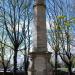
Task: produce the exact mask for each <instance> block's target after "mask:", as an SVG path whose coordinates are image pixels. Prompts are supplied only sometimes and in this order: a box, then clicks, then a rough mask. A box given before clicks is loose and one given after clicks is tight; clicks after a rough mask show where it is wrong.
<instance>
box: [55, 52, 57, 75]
mask: <svg viewBox="0 0 75 75" xmlns="http://www.w3.org/2000/svg"><path fill="white" fill-rule="evenodd" d="M55 75H57V51H55Z"/></svg>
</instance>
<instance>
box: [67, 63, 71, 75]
mask: <svg viewBox="0 0 75 75" xmlns="http://www.w3.org/2000/svg"><path fill="white" fill-rule="evenodd" d="M71 67H72V66H71V63H70V64H69V65H68V73H69V74H68V75H72V69H71Z"/></svg>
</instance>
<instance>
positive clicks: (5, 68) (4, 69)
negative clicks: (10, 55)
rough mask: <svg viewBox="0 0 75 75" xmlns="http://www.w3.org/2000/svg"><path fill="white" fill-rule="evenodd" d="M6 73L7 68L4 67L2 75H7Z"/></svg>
mask: <svg viewBox="0 0 75 75" xmlns="http://www.w3.org/2000/svg"><path fill="white" fill-rule="evenodd" d="M6 71H7V68H6V67H4V75H7V74H6V73H7V72H6Z"/></svg>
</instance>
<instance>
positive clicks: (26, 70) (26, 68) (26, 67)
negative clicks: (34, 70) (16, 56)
mask: <svg viewBox="0 0 75 75" xmlns="http://www.w3.org/2000/svg"><path fill="white" fill-rule="evenodd" d="M28 65H29V61H28V57H27V56H24V71H25V75H28Z"/></svg>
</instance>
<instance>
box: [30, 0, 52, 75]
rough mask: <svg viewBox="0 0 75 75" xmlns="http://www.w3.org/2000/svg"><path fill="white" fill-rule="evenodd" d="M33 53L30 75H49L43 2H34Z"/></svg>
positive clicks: (36, 0) (39, 0)
mask: <svg viewBox="0 0 75 75" xmlns="http://www.w3.org/2000/svg"><path fill="white" fill-rule="evenodd" d="M33 9H34V25H33V51H32V52H31V53H30V55H31V58H32V68H31V75H49V74H48V71H49V60H50V55H51V53H50V52H48V51H47V31H46V5H45V0H34V6H33Z"/></svg>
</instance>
